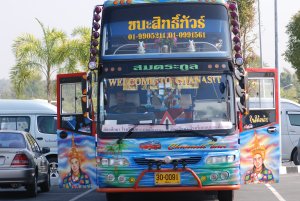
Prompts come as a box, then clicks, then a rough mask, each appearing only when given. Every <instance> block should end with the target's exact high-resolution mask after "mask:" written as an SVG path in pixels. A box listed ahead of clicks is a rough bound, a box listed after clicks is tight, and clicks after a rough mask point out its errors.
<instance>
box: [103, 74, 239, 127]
mask: <svg viewBox="0 0 300 201" xmlns="http://www.w3.org/2000/svg"><path fill="white" fill-rule="evenodd" d="M102 85H103V86H104V87H102V89H103V91H102V92H100V93H103V96H102V98H103V99H104V97H105V99H106V101H101V102H102V104H103V105H102V106H101V105H100V108H102V111H100V114H102V116H101V117H100V119H101V121H102V132H104V133H105V132H128V130H130V128H132V126H133V125H139V126H137V127H136V128H135V129H134V131H135V132H156V131H178V130H187V129H188V130H216V129H222V130H224V129H232V127H233V122H234V112H233V108H234V98H233V97H232V94H233V82H232V78H231V76H229V75H225V74H223V75H200V76H199V75H195V76H194V75H189V76H176V77H171V76H170V77H135V78H109V79H104V80H103V82H102ZM104 103H105V104H104Z"/></svg>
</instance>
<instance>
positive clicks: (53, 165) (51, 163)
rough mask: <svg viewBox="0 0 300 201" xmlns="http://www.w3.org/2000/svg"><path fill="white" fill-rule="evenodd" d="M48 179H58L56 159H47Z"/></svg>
mask: <svg viewBox="0 0 300 201" xmlns="http://www.w3.org/2000/svg"><path fill="white" fill-rule="evenodd" d="M48 161H49V169H50V177H51V178H58V176H59V175H58V161H57V158H49V159H48Z"/></svg>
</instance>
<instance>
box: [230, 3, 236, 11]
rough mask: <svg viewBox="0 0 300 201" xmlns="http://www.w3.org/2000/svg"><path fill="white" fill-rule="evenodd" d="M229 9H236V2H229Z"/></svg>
mask: <svg viewBox="0 0 300 201" xmlns="http://www.w3.org/2000/svg"><path fill="white" fill-rule="evenodd" d="M229 9H230V10H232V11H235V10H236V9H237V7H236V4H235V3H231V4H229Z"/></svg>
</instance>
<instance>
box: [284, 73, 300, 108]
mask: <svg viewBox="0 0 300 201" xmlns="http://www.w3.org/2000/svg"><path fill="white" fill-rule="evenodd" d="M280 96H281V98H286V99H289V100H292V101H295V102H298V103H300V84H299V81H298V79H297V75H296V74H291V73H290V72H289V71H287V70H284V72H282V73H281V75H280Z"/></svg>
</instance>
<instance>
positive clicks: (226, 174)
mask: <svg viewBox="0 0 300 201" xmlns="http://www.w3.org/2000/svg"><path fill="white" fill-rule="evenodd" d="M220 177H221V179H222V180H226V179H228V177H229V173H228V172H226V171H225V172H221V174H220Z"/></svg>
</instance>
